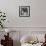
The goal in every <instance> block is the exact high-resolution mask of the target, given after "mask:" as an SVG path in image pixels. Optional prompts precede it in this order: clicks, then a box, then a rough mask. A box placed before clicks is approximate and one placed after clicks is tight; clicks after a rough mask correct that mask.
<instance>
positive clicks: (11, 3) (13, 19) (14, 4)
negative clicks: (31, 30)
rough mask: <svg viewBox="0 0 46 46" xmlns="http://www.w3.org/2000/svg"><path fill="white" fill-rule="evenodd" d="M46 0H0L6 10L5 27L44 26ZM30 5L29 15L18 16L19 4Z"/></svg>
mask: <svg viewBox="0 0 46 46" xmlns="http://www.w3.org/2000/svg"><path fill="white" fill-rule="evenodd" d="M45 4H46V0H32V3H31V0H0V9H1V10H2V11H5V12H6V15H7V19H8V22H7V24H6V27H46V5H45ZM24 5H26V6H27V5H29V6H30V11H31V12H30V17H19V6H24Z"/></svg>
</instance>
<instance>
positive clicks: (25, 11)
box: [19, 6, 30, 17]
mask: <svg viewBox="0 0 46 46" xmlns="http://www.w3.org/2000/svg"><path fill="white" fill-rule="evenodd" d="M19 16H20V17H29V16H30V6H19Z"/></svg>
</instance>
